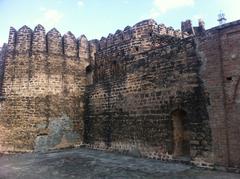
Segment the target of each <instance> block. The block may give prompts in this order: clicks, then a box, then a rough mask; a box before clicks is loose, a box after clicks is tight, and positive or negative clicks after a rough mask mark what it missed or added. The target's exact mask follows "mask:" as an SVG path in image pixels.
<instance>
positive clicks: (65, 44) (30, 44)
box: [8, 19, 187, 59]
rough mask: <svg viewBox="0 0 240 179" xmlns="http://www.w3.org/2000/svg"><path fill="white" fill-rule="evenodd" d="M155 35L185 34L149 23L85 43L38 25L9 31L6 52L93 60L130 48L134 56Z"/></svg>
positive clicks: (82, 37) (177, 35)
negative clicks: (98, 55)
mask: <svg viewBox="0 0 240 179" xmlns="http://www.w3.org/2000/svg"><path fill="white" fill-rule="evenodd" d="M156 35H157V36H159V35H160V36H171V37H176V38H183V37H187V34H186V32H183V33H182V32H181V31H180V30H174V29H173V28H172V27H166V26H165V25H164V24H157V22H156V21H154V20H153V19H148V20H144V21H141V22H138V23H136V24H135V25H133V26H132V27H131V26H126V27H125V28H124V29H123V30H119V29H118V30H117V31H116V32H115V33H114V34H112V33H110V34H109V35H108V36H107V37H102V38H101V39H100V40H91V41H88V39H87V38H86V36H85V35H81V36H80V37H79V38H76V37H75V36H74V35H73V34H72V33H71V32H67V33H66V34H64V35H63V36H62V35H61V33H60V32H59V31H58V30H57V29H55V28H53V29H51V30H50V31H49V32H47V33H46V31H45V28H44V27H43V26H42V25H40V24H39V25H37V26H36V27H35V28H34V30H32V29H30V28H29V27H28V26H23V27H21V28H20V29H19V30H16V29H15V28H13V27H10V32H9V39H8V51H9V52H15V53H17V54H25V55H27V56H30V55H31V54H36V53H48V54H50V55H64V56H67V57H77V58H84V59H90V58H91V59H94V57H95V53H96V52H97V51H106V50H107V51H109V50H108V49H111V48H115V49H120V50H124V47H122V46H124V45H125V46H128V45H131V46H132V49H130V48H128V51H129V52H131V53H134V52H136V51H137V52H138V49H140V51H139V52H142V51H143V49H144V48H141V47H140V46H141V45H139V44H140V42H141V41H142V40H144V39H145V40H146V41H149V42H150V40H149V39H151V38H154V37H155V36H156ZM149 47H150V45H148V49H149ZM110 51H111V50H110ZM124 53H126V52H124Z"/></svg>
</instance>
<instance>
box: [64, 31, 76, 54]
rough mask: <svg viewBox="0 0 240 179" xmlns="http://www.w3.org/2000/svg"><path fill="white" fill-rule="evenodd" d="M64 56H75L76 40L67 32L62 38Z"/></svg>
mask: <svg viewBox="0 0 240 179" xmlns="http://www.w3.org/2000/svg"><path fill="white" fill-rule="evenodd" d="M63 44H64V54H65V55H66V56H69V57H76V56H77V53H78V52H77V40H76V38H75V36H74V35H73V34H72V33H71V32H67V33H66V34H64V36H63Z"/></svg>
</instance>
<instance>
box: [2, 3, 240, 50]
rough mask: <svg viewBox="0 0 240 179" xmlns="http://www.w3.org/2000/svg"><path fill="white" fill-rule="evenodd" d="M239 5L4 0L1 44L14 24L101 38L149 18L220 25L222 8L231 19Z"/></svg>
mask: <svg viewBox="0 0 240 179" xmlns="http://www.w3.org/2000/svg"><path fill="white" fill-rule="evenodd" d="M239 8H240V1H239V0H0V14H1V15H0V27H1V28H0V46H1V45H2V43H3V42H7V39H8V31H9V27H10V26H13V27H15V28H16V29H19V28H20V27H22V26H23V25H28V26H29V27H31V28H32V29H33V28H34V27H35V26H36V25H37V24H42V25H43V26H44V27H45V28H46V30H47V31H48V30H50V29H51V28H53V27H56V28H57V29H58V30H59V31H60V32H61V34H64V33H66V32H67V31H71V32H72V33H73V34H75V36H76V37H79V36H80V35H81V34H85V35H86V36H87V38H88V39H93V38H97V39H99V38H101V36H107V35H108V33H114V32H115V31H116V30H117V29H123V28H124V27H125V26H127V25H130V26H132V25H134V24H135V23H137V22H139V21H141V20H144V19H148V18H154V19H155V20H156V21H157V22H158V23H164V24H165V25H166V26H172V27H174V28H175V29H179V28H180V24H181V21H183V20H186V19H191V20H192V21H193V24H194V25H196V24H197V22H198V19H199V18H202V19H204V21H205V23H206V27H207V28H210V27H214V26H216V25H218V22H217V15H218V13H219V12H220V10H222V11H223V12H224V13H225V14H226V18H227V21H228V22H230V21H234V20H237V19H240V10H239Z"/></svg>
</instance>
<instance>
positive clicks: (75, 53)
mask: <svg viewBox="0 0 240 179" xmlns="http://www.w3.org/2000/svg"><path fill="white" fill-rule="evenodd" d="M89 48H90V47H89V42H88V40H87V38H86V37H85V36H84V35H82V36H81V37H80V38H78V39H76V37H75V36H74V35H73V34H72V33H71V32H67V33H66V34H64V35H63V36H62V35H61V34H60V32H59V31H58V30H57V29H56V28H53V29H51V30H50V31H49V32H47V33H46V31H45V28H44V27H43V26H42V25H40V24H39V25H37V26H36V27H35V28H34V30H31V29H30V28H29V27H27V26H23V27H21V28H20V29H19V30H18V31H17V30H16V29H15V28H13V27H10V31H9V38H8V52H11V53H13V52H15V53H17V54H22V55H27V56H29V55H30V56H31V55H32V54H37V53H46V54H48V55H62V56H66V57H75V58H79V57H80V58H84V59H86V58H89ZM95 49H97V48H95ZM94 53H96V52H94Z"/></svg>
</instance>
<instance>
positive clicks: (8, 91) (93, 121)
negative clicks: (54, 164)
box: [0, 20, 240, 168]
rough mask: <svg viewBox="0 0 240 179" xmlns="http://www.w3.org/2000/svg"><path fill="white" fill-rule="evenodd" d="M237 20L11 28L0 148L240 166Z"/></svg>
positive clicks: (0, 77) (2, 76)
mask: <svg viewBox="0 0 240 179" xmlns="http://www.w3.org/2000/svg"><path fill="white" fill-rule="evenodd" d="M239 40H240V22H239V21H235V22H232V23H228V24H224V25H222V26H218V27H215V28H212V29H209V30H205V29H204V22H202V21H201V23H199V26H198V27H192V24H191V21H186V22H183V23H182V31H179V30H174V29H173V28H172V27H165V26H164V25H163V24H157V23H156V22H155V21H154V20H145V21H142V22H139V23H137V24H136V25H134V26H132V27H130V26H127V27H126V28H125V29H124V30H122V31H121V30H117V31H116V32H115V33H114V34H109V35H108V37H102V38H101V39H100V40H91V41H88V40H87V38H86V37H85V36H84V35H82V36H80V37H79V38H75V36H74V35H73V34H72V33H71V32H68V33H66V34H65V35H63V36H61V34H60V33H59V32H58V31H57V30H56V29H52V30H51V31H49V32H48V33H45V30H44V27H42V26H41V25H38V26H37V27H36V28H35V29H34V30H31V29H30V28H28V27H27V26H23V27H22V28H21V29H19V30H18V31H16V30H15V29H14V28H10V34H9V41H8V45H5V46H4V47H3V48H2V51H1V58H0V69H1V73H0V81H1V82H0V85H1V86H0V87H1V102H0V110H1V113H0V131H1V134H0V151H2V152H7V151H8V152H17V151H18V152H19V151H23V152H26V151H32V150H35V151H43V150H49V149H55V148H64V147H69V146H75V145H80V144H85V145H87V146H89V147H92V148H96V149H101V150H111V151H119V152H123V153H130V154H132V155H137V156H145V157H150V158H157V159H163V160H183V159H184V160H186V159H187V160H190V161H191V162H192V163H194V164H197V165H202V166H209V165H211V166H212V165H220V166H226V167H235V168H239V167H240V158H239V151H240V144H239V137H240V128H239V126H240V125H239V123H240V122H239V117H238V116H239V114H238V113H239V109H238V108H239V105H238V104H239V102H240V87H239V81H240V77H239V67H240V64H239V60H240V53H239V50H240V49H239V48H240V44H239V42H240V41H239Z"/></svg>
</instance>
